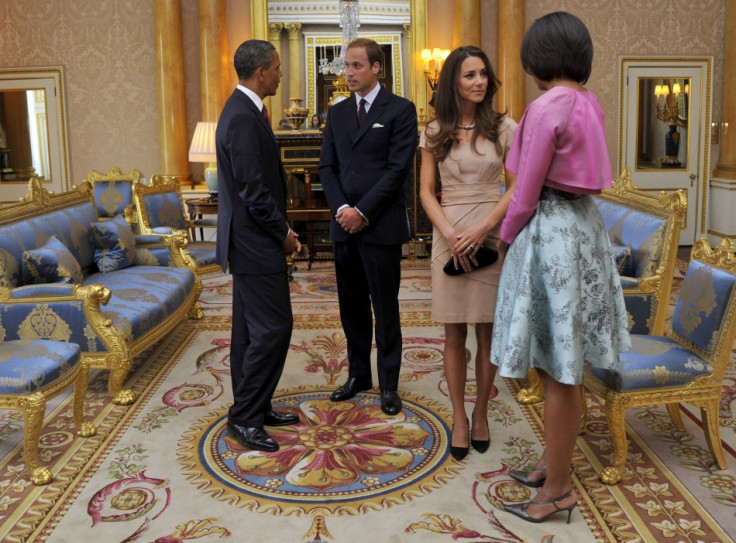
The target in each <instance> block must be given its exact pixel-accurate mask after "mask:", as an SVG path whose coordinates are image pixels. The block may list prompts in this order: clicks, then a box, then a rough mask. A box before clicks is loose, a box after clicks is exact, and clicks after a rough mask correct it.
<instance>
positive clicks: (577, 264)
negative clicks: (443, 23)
mask: <svg viewBox="0 0 736 543" xmlns="http://www.w3.org/2000/svg"><path fill="white" fill-rule="evenodd" d="M521 60H522V65H523V66H524V69H525V70H526V72H527V73H529V74H530V75H531V76H532V77H533V78H534V82H535V83H536V84H537V86H538V87H539V89H540V90H543V91H546V92H545V93H544V94H543V95H542V96H540V97H539V98H538V99H537V100H535V101H534V102H532V103H531V104H530V105H529V107H528V108H527V110H526V112H525V113H524V116H523V117H522V119H521V122H520V123H519V126H518V128H517V129H516V133H515V135H514V142H513V144H512V146H511V151H510V152H509V155H508V158H507V160H506V170H507V174H508V176H509V181H510V184H511V186H513V190H514V192H513V195H512V197H511V202H510V204H509V208H508V211H507V213H506V218H505V220H504V222H503V225H502V226H501V234H500V237H501V241H500V242H499V249H500V252H501V253H504V252H506V251H507V254H506V257H505V261H504V264H503V271H502V273H501V280H500V284H499V289H498V299H497V302H496V315H495V322H496V326H495V328H494V330H493V343H492V347H491V360H492V362H493V363H494V364H496V365H497V366H498V372H499V375H501V376H503V377H515V378H523V377H525V376H526V374H527V372H528V371H529V370H530V369H531V368H536V370H537V372H538V373H539V376H540V379H541V380H542V383H543V385H544V389H545V408H544V437H545V442H546V450H545V452H544V454H543V455H542V457H541V458H540V459H539V460H538V462H537V463H536V465H533V466H531V469H527V470H524V471H511V472H510V475H511V476H512V477H513V478H514V479H516V480H518V481H520V482H521V483H523V484H525V485H527V486H531V487H541V489H540V491H539V493H538V494H537V495H536V496H535V498H534V499H533V500H532V501H529V502H526V503H522V504H510V505H506V506H505V507H504V508H505V510H506V511H508V512H510V513H513V514H515V515H517V516H519V517H521V518H523V519H525V520H528V521H530V522H542V521H544V520H546V519H547V518H549V517H550V516H551V515H553V514H555V513H557V512H559V511H567V513H568V519H567V520H568V522H570V516H571V514H572V510H573V509H574V508H575V506H576V505H577V497H576V495H575V493H574V491H573V488H572V481H571V479H570V465H571V463H572V455H573V449H574V447H575V440H576V438H577V434H578V429H579V423H578V421H579V420H580V416H581V402H580V396H581V391H580V386H581V384H582V382H583V370H584V368H585V367H586V366H591V365H593V366H598V367H603V368H612V367H613V366H614V365H615V364H616V363H617V362H618V355H619V352H622V351H626V350H628V349H629V348H630V341H629V334H628V321H627V317H626V308H625V306H624V299H623V293H622V290H621V282H620V279H619V276H618V272H617V270H616V266H615V265H614V260H613V256H612V254H611V248H610V242H609V239H608V234H607V232H606V229H605V227H604V225H603V220H602V219H601V216H600V214H599V212H598V208H597V206H596V204H595V202H594V201H593V199H592V198H591V196H590V195H592V194H598V193H599V192H600V191H601V189H604V188H606V187H610V186H611V166H610V161H609V158H608V152H607V148H606V138H605V124H604V116H603V111H602V109H601V106H600V103H599V102H598V99H597V98H596V97H595V95H594V94H593V93H592V92H590V91H589V90H586V89H585V87H583V84H585V83H586V82H587V80H588V77H589V76H590V71H591V65H592V60H593V43H592V40H591V38H590V34H589V33H588V29H587V28H586V27H585V25H584V24H583V22H582V21H580V19H578V18H577V17H575V16H574V15H571V14H569V13H564V12H556V13H550V14H548V15H545V16H544V17H542V18H540V19H538V20H537V21H535V22H534V24H533V25H532V26H531V27H530V28H529V30H528V31H527V33H526V35H525V36H524V40H523V41H522V46H521ZM527 468H528V466H527Z"/></svg>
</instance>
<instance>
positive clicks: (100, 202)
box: [84, 166, 141, 227]
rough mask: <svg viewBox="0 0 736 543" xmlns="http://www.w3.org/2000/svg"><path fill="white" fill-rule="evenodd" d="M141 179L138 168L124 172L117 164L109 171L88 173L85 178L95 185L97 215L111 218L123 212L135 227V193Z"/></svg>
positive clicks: (102, 218)
mask: <svg viewBox="0 0 736 543" xmlns="http://www.w3.org/2000/svg"><path fill="white" fill-rule="evenodd" d="M140 179H141V172H139V171H138V170H131V171H129V172H128V173H123V172H121V171H120V168H117V167H115V166H113V167H112V168H110V169H109V170H108V171H107V173H102V172H98V171H97V170H92V171H91V172H89V174H87V177H86V178H85V179H84V180H85V181H88V182H89V183H90V184H91V185H92V187H93V191H94V195H95V206H96V208H97V216H98V217H99V218H100V220H106V219H111V218H113V217H114V216H115V215H120V214H123V215H124V216H125V218H126V220H127V221H128V224H132V225H133V226H134V227H135V220H136V218H135V215H136V214H135V211H134V205H135V203H134V201H133V193H134V190H135V189H134V187H135V185H137V184H138V182H139V181H140Z"/></svg>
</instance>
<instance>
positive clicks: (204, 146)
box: [189, 121, 217, 198]
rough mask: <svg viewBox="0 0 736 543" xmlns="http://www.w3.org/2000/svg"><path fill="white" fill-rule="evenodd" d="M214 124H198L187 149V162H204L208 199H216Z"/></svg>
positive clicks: (209, 122) (208, 122)
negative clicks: (208, 192)
mask: <svg viewBox="0 0 736 543" xmlns="http://www.w3.org/2000/svg"><path fill="white" fill-rule="evenodd" d="M216 128H217V123H216V122H211V121H206V122H205V121H203V122H198V123H197V127H196V128H195V129H194V136H192V145H191V146H190V147H189V162H206V163H207V167H206V168H205V170H204V182H205V183H206V184H207V190H209V191H210V197H212V198H217V153H216V150H215V129H216Z"/></svg>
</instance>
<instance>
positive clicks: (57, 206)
mask: <svg viewBox="0 0 736 543" xmlns="http://www.w3.org/2000/svg"><path fill="white" fill-rule="evenodd" d="M84 203H91V204H92V205H95V204H94V194H93V190H92V185H91V184H90V183H88V182H83V183H82V184H81V185H79V186H78V187H77V186H75V187H74V188H72V190H70V191H67V192H62V193H59V194H54V193H51V192H48V191H47V190H46V189H44V188H43V186H42V185H41V183H40V181H39V180H38V178H37V177H33V178H32V179H31V180H30V181H29V182H28V196H26V197H25V198H21V199H20V201H19V202H16V203H12V204H6V205H4V206H2V207H0V226H3V225H5V224H10V223H14V222H18V221H22V220H25V219H31V218H34V217H38V216H42V215H45V214H47V213H49V212H52V211H56V210H61V209H65V208H69V207H72V206H75V205H80V204H84ZM158 240H159V241H158V245H159V246H161V247H168V249H169V253H170V258H171V265H172V266H176V267H179V268H188V269H190V270H191V271H192V272H194V281H195V283H194V288H193V289H192V292H191V294H190V295H189V297H188V298H187V299H186V300H185V302H184V303H183V304H182V305H181V307H179V308H178V309H177V310H176V311H173V312H172V313H171V314H170V315H169V316H168V317H167V318H166V319H165V320H164V321H163V322H162V323H161V324H160V325H159V326H158V327H156V328H154V329H153V330H151V331H150V332H148V333H147V334H145V335H143V336H141V337H140V338H138V339H136V340H135V341H133V342H131V343H130V344H128V343H126V340H125V338H124V335H123V333H122V332H121V331H119V330H116V329H115V328H114V327H113V326H112V321H111V320H110V319H108V318H106V317H105V316H104V314H103V312H102V306H103V305H106V304H107V303H108V302H109V301H110V296H111V292H110V290H109V289H108V288H107V287H105V286H103V285H99V284H92V285H84V286H82V285H74V286H73V288H72V289H71V294H59V295H51V294H50V295H49V296H29V297H17V298H14V297H13V291H15V290H18V289H11V288H6V287H0V304H5V305H13V304H14V305H30V304H36V307H37V308H40V307H42V306H43V305H44V304H49V303H54V304H58V303H63V302H69V303H81V304H82V309H83V312H84V315H85V317H86V320H87V325H88V327H89V330H90V332H91V333H92V334H94V335H95V336H97V337H99V338H100V340H101V341H102V342H103V343H104V345H105V346H106V347H107V351H106V352H96V351H84V350H83V351H82V359H83V361H84V362H86V363H87V364H88V365H89V367H90V368H94V369H97V368H99V369H105V370H109V371H110V378H109V381H108V390H109V393H110V396H111V397H112V401H113V402H114V403H116V404H119V405H130V404H132V403H133V402H135V394H134V393H133V392H132V391H131V390H127V389H124V388H123V385H124V383H125V379H126V377H127V375H128V372H129V371H130V368H131V366H132V364H133V358H134V357H136V356H138V355H139V354H141V353H143V352H144V351H145V350H146V349H148V348H149V347H151V346H152V345H153V344H155V343H157V342H158V341H160V340H161V339H162V338H163V337H164V336H165V335H166V334H168V333H169V332H170V331H171V330H173V329H174V327H175V326H176V325H177V324H179V322H181V320H182V319H183V318H185V317H186V316H187V315H189V316H190V317H191V318H201V317H202V310H201V308H200V306H199V301H198V300H199V295H200V294H201V292H202V282H201V280H200V279H199V276H197V274H196V272H195V269H194V268H193V266H192V260H191V257H190V256H189V255H188V253H186V252H185V250H184V249H185V247H186V244H187V240H186V238H185V237H184V236H183V235H181V234H173V235H168V236H163V235H162V236H158ZM19 288H23V287H19ZM0 335H1V336H2V337H3V338H4V337H5V335H6V334H5V330H4V329H3V328H2V323H0ZM27 339H33V338H27ZM41 339H44V338H41ZM46 339H48V338H46ZM53 339H57V338H53ZM83 349H84V347H83Z"/></svg>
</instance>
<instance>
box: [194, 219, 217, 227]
mask: <svg viewBox="0 0 736 543" xmlns="http://www.w3.org/2000/svg"><path fill="white" fill-rule="evenodd" d="M187 222H188V223H190V224H191V225H192V226H199V227H204V228H214V227H215V226H217V219H194V220H190V221H187Z"/></svg>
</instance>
